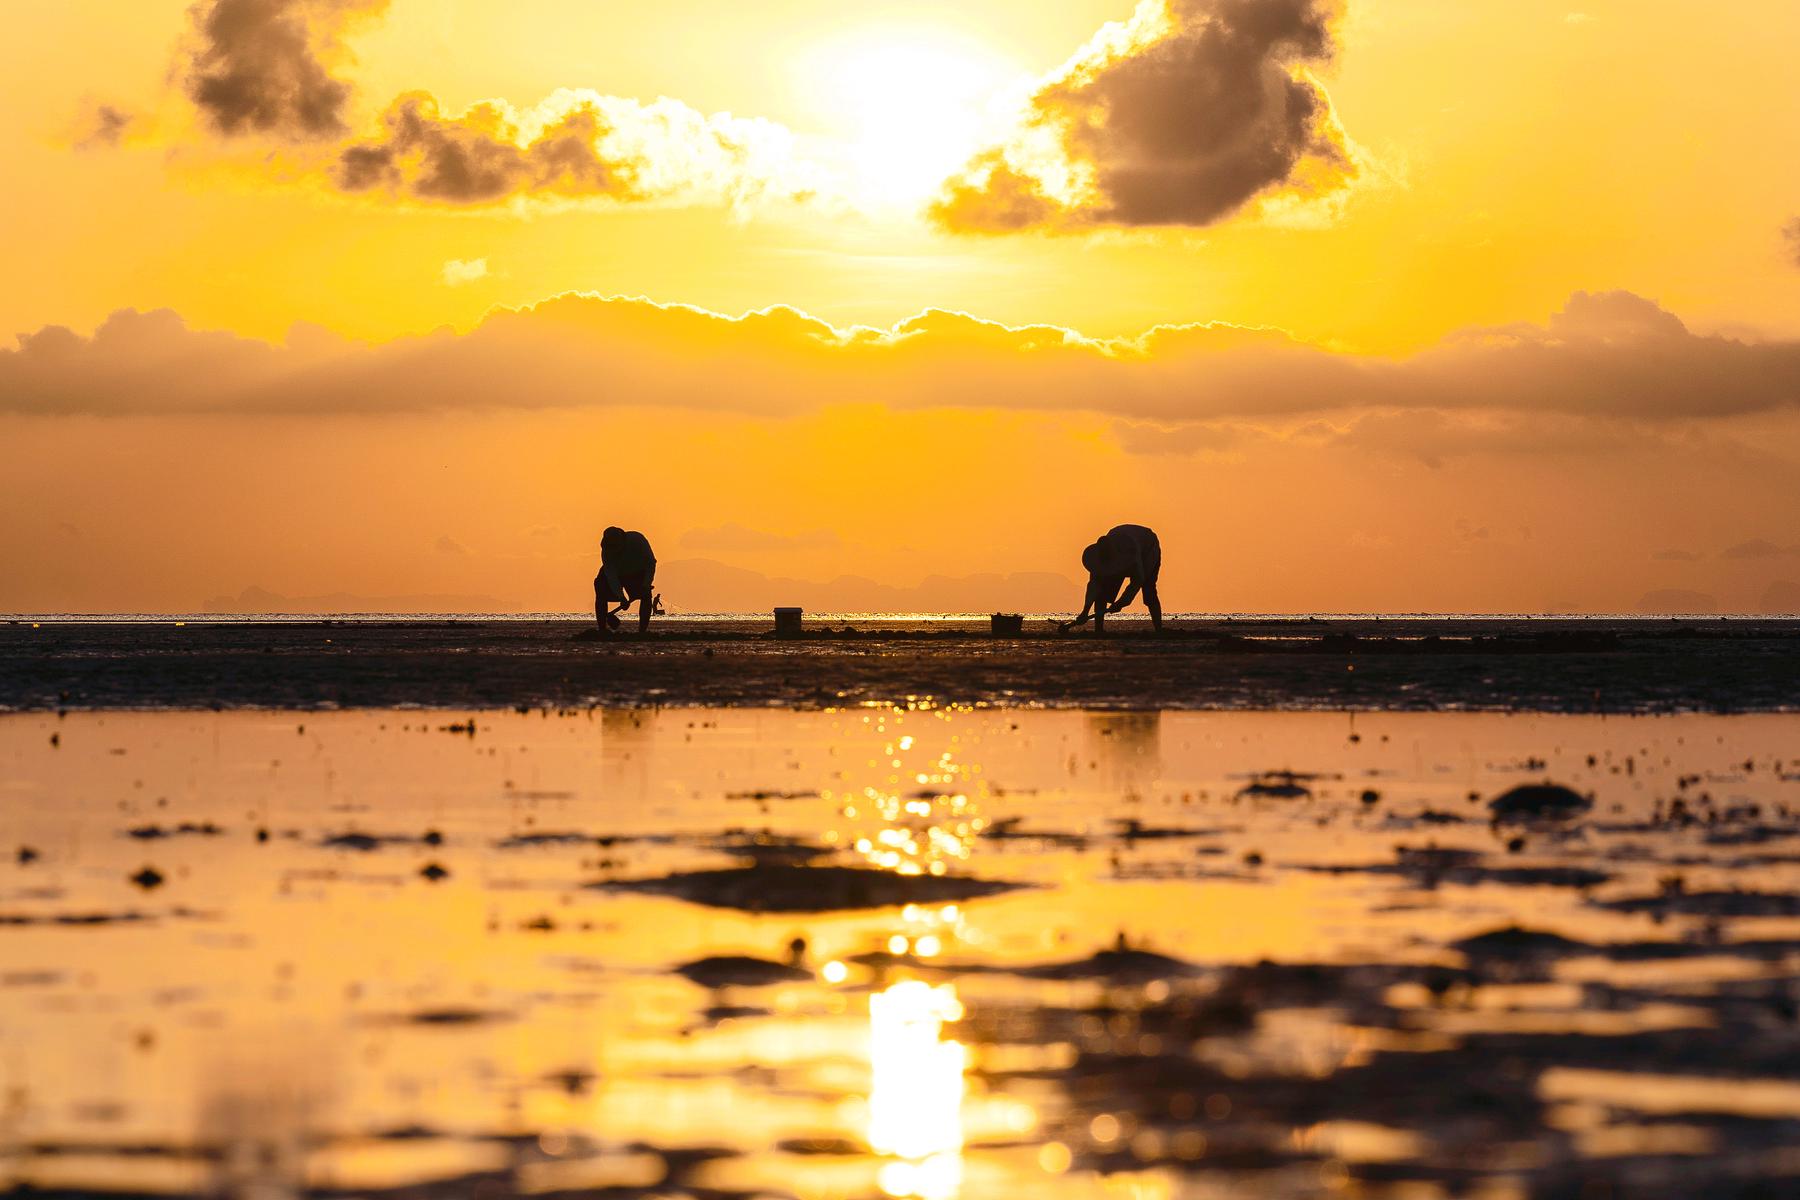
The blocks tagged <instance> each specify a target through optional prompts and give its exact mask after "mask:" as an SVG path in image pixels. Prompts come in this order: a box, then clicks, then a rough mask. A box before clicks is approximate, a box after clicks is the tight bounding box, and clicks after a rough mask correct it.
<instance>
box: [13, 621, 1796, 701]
mask: <svg viewBox="0 0 1800 1200" xmlns="http://www.w3.org/2000/svg"><path fill="white" fill-rule="evenodd" d="M986 629H987V626H986V620H985V618H983V619H980V620H974V619H933V620H926V619H923V618H916V619H893V618H887V619H874V618H867V617H855V616H841V615H840V616H832V615H826V616H818V617H813V618H809V621H808V624H807V627H806V631H805V634H804V636H802V637H800V638H797V639H794V640H777V639H775V638H774V637H773V636H772V631H771V629H770V628H769V627H768V622H767V620H766V619H761V618H747V619H746V618H737V619H729V620H726V619H708V618H688V617H680V618H674V619H666V620H659V621H658V622H657V623H656V624H655V626H654V627H653V628H652V630H651V632H650V633H649V634H648V635H647V636H643V637H639V636H637V635H636V634H627V635H624V636H621V637H618V638H615V639H612V640H610V641H600V640H595V639H592V638H591V634H592V632H593V630H592V622H591V621H589V622H582V621H577V620H570V619H562V620H548V619H545V620H494V619H489V620H482V619H457V620H426V619H409V620H378V619H362V620H333V621H319V620H287V621H244V620H211V619H195V620H188V621H179V620H173V619H153V620H132V621H101V620H43V621H34V620H31V619H19V620H14V621H11V622H6V623H0V711H5V710H21V709H59V708H75V709H82V708H96V709H104V708H219V707H222V708H245V707H249V708H386V707H427V708H446V709H458V708H509V707H515V706H525V707H541V706H544V705H551V706H560V707H585V706H589V705H601V706H606V707H633V706H644V705H703V706H719V707H726V706H732V707H736V706H745V705H753V706H758V707H779V708H807V709H819V708H828V707H835V706H839V705H845V704H861V703H887V702H892V701H895V700H904V699H906V698H908V697H913V698H921V697H928V698H931V699H932V700H934V701H935V702H937V703H952V704H978V705H991V706H999V707H1058V708H1127V709H1130V708H1161V709H1258V710H1268V709H1281V710H1310V709H1333V710H1343V709H1362V710H1388V711H1436V710H1443V709H1459V710H1484V711H1549V712H1613V713H1640V712H1695V711H1698V712H1771V711H1797V710H1800V621H1796V620H1784V619H1732V620H1668V619H1646V618H1638V619H1628V618H1617V619H1615V618H1580V619H1573V618H1446V617H1428V618H1406V617H1389V618H1368V617H1362V618H1358V617H1344V618H1330V619H1310V618H1305V619H1302V618H1289V619H1270V618H1219V617H1179V618H1172V619H1171V621H1170V622H1169V631H1168V633H1167V634H1166V635H1165V636H1163V637H1152V636H1151V631H1150V629H1149V625H1148V623H1147V622H1146V621H1144V620H1142V619H1141V618H1132V619H1116V620H1115V621H1113V622H1112V624H1111V626H1110V629H1109V636H1108V637H1107V638H1106V639H1105V640H1103V641H1096V640H1094V639H1092V638H1090V637H1087V636H1085V635H1074V636H1069V637H1058V636H1055V634H1054V633H1053V632H1052V627H1051V626H1050V624H1049V622H1048V621H1047V620H1044V619H1043V618H1034V619H1032V620H1031V621H1030V622H1028V623H1027V632H1026V635H1025V636H1023V637H1019V638H993V637H989V636H988V635H987V632H986Z"/></svg>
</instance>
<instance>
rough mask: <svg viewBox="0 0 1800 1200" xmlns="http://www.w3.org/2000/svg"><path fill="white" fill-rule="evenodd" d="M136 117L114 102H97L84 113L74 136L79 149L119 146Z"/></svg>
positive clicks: (76, 146) (100, 148) (76, 147)
mask: <svg viewBox="0 0 1800 1200" xmlns="http://www.w3.org/2000/svg"><path fill="white" fill-rule="evenodd" d="M135 120H136V118H135V117H134V116H133V115H132V114H131V113H129V112H127V111H126V110H124V109H122V108H119V107H118V106H116V105H112V104H96V105H94V106H93V108H92V109H91V110H90V111H88V112H87V113H85V114H83V116H82V118H81V122H80V126H79V128H78V129H77V131H76V134H75V138H74V145H75V149H77V150H102V149H111V148H112V147H114V146H117V145H118V144H119V143H120V142H121V141H123V140H124V138H125V131H126V130H128V129H130V128H131V125H132V123H133V122H134V121H135Z"/></svg>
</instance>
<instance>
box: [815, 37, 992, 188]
mask: <svg viewBox="0 0 1800 1200" xmlns="http://www.w3.org/2000/svg"><path fill="white" fill-rule="evenodd" d="M808 57H809V61H808V63H807V64H806V65H807V67H808V68H810V70H809V72H808V73H809V74H810V75H811V76H812V78H813V79H814V80H815V81H816V83H815V85H814V89H813V90H814V95H815V103H816V104H818V105H820V112H821V114H822V116H823V117H824V119H825V121H826V122H827V123H828V124H829V126H830V128H831V129H832V131H833V133H834V134H835V135H836V136H837V137H838V138H841V139H842V143H843V146H844V153H845V156H846V158H847V160H848V161H847V166H848V167H849V169H850V171H851V173H852V174H853V176H854V180H855V184H854V186H855V188H856V190H857V191H858V192H859V193H860V198H861V199H862V200H863V201H864V202H866V203H868V204H869V205H870V206H872V207H878V208H879V207H895V208H914V207H916V206H917V205H918V204H919V203H920V202H922V201H923V200H925V199H926V198H927V197H929V196H931V195H932V194H933V193H935V192H936V191H937V189H938V187H939V186H940V185H941V184H942V183H943V181H944V180H945V179H946V178H947V177H948V176H950V175H951V174H952V173H953V172H955V171H956V170H957V168H959V167H961V166H962V165H963V164H964V163H965V162H967V161H968V159H969V156H970V155H972V154H973V153H975V151H977V150H979V149H980V148H981V147H982V146H983V145H985V144H987V143H988V142H989V141H991V140H992V139H993V138H994V137H995V136H996V134H997V133H998V131H999V129H1000V127H1001V125H1002V124H1003V114H1004V112H1005V107H1006V104H1005V102H1006V99H1007V97H1008V96H1009V94H1010V93H1012V92H1014V91H1017V90H1018V89H1019V88H1020V87H1021V86H1022V83H1023V82H1024V81H1025V79H1026V73H1025V71H1024V69H1023V68H1022V67H1020V66H1019V64H1018V63H1017V62H1015V61H1013V60H1011V59H1009V58H1007V57H1006V56H1005V55H1003V54H1001V53H999V52H998V51H996V50H994V49H992V48H990V47H987V46H983V45H981V44H980V43H977V42H974V41H971V40H969V39H967V38H961V37H956V36H953V35H950V34H948V33H942V32H934V31H925V30H918V29H906V30H893V29H884V30H870V31H864V32H861V33H858V34H855V35H853V36H851V37H847V38H842V39H837V40H834V41H832V42H830V43H827V44H824V45H822V46H820V47H819V49H818V51H817V52H816V53H815V54H813V55H810V56H808Z"/></svg>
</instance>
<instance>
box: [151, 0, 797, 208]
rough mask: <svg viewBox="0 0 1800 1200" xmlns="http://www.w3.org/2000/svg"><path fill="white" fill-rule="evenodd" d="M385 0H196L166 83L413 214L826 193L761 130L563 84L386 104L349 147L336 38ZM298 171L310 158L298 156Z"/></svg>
mask: <svg viewBox="0 0 1800 1200" xmlns="http://www.w3.org/2000/svg"><path fill="white" fill-rule="evenodd" d="M387 7H388V0H200V2H199V3H196V4H195V5H194V6H193V8H192V9H191V10H190V17H191V20H192V23H193V27H194V35H193V37H192V38H191V39H190V44H189V45H188V46H186V47H185V48H184V50H183V58H182V61H181V62H180V63H179V64H178V66H177V74H178V75H179V76H180V78H181V79H182V80H183V82H184V84H185V87H186V91H187V94H188V96H189V98H190V99H191V100H192V101H193V102H194V104H195V105H196V107H197V108H198V109H199V111H200V114H201V117H202V119H203V121H204V123H205V124H206V125H207V126H208V127H209V128H210V129H212V130H213V131H214V132H216V133H220V134H224V135H227V136H250V135H255V136H258V137H261V138H265V139H272V140H274V141H277V142H283V143H333V144H332V145H331V146H330V147H329V149H328V151H327V152H326V153H325V155H324V157H323V160H322V170H323V174H324V176H325V178H326V180H327V181H328V182H329V183H330V184H331V186H333V187H335V188H337V189H338V190H340V191H343V192H346V193H351V194H357V195H363V196H368V197H371V198H388V199H397V200H404V201H408V202H413V203H423V204H441V205H453V206H459V207H478V206H495V205H503V204H509V203H516V202H519V201H521V200H536V201H549V202H558V201H560V202H568V201H588V200H596V199H599V200H609V201H614V202H640V203H641V202H661V203H696V204H698V203H717V204H726V205H731V206H734V207H741V206H745V205H748V204H751V203H755V202H761V201H765V200H782V201H807V200H812V199H815V198H817V197H819V196H820V195H822V194H823V193H824V192H826V191H828V190H832V189H830V188H829V187H828V183H827V173H826V172H825V170H824V169H823V168H822V167H819V166H816V165H813V164H808V163H805V162H803V161H802V160H801V156H800V155H799V154H798V153H797V152H796V150H795V145H796V139H795V137H794V135H793V133H792V132H791V131H790V130H788V129H787V128H786V127H785V126H782V125H779V124H777V123H775V122H771V121H762V120H755V119H748V118H740V117H734V116H731V115H730V114H726V113H715V114H712V115H707V114H705V113H701V112H699V111H697V110H696V109H693V108H690V107H689V106H687V105H685V104H682V103H681V102H679V101H676V100H670V99H667V98H663V99H658V100H656V101H654V102H652V103H642V102H639V101H637V100H633V99H627V98H623V97H619V96H607V95H602V94H600V93H598V92H596V91H593V90H591V89H586V88H582V89H562V90H559V91H557V92H555V93H553V94H551V95H550V96H549V97H548V98H546V99H545V100H544V101H543V102H542V103H540V104H538V105H537V106H535V107H533V108H529V109H525V110H518V109H515V108H513V107H512V106H511V105H510V104H508V103H506V102H505V101H503V100H486V101H483V102H481V103H479V104H475V105H472V106H470V107H469V108H467V109H465V110H463V111H461V112H449V111H446V110H445V109H444V108H443V106H442V105H441V104H440V102H439V101H438V99H437V97H435V96H434V95H432V94H431V93H430V92H426V91H408V92H405V93H403V94H401V95H399V96H397V97H395V98H394V100H393V101H392V102H390V103H389V104H388V105H387V107H386V108H385V109H384V110H383V111H382V113H381V115H380V116H379V118H378V119H377V120H376V122H375V127H374V130H373V132H372V133H370V134H369V135H367V136H362V137H354V138H353V137H351V136H350V135H351V128H350V121H349V115H348V109H349V106H350V102H351V99H352V97H353V91H354V89H353V88H352V86H351V84H350V83H349V82H348V81H347V80H345V79H343V78H340V77H339V74H338V68H340V67H341V66H342V65H343V63H344V61H345V60H346V58H347V57H348V55H347V53H346V51H345V49H344V46H343V35H344V34H345V32H346V31H347V30H348V29H349V28H350V27H351V26H352V25H353V24H355V23H356V22H357V21H359V20H365V19H373V18H376V17H379V16H380V15H381V14H383V13H384V12H385V11H386V10H387ZM307 162H308V166H307V168H306V169H307V170H308V171H312V170H314V169H315V168H318V167H319V165H320V163H321V160H320V159H318V158H311V159H308V160H307Z"/></svg>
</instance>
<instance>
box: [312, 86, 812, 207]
mask: <svg viewBox="0 0 1800 1200" xmlns="http://www.w3.org/2000/svg"><path fill="white" fill-rule="evenodd" d="M793 146H794V138H793V134H792V133H791V132H790V131H789V130H787V129H786V128H785V127H784V126H781V125H777V124H775V123H774V122H770V121H760V120H753V119H745V118H739V117H733V116H730V115H728V114H715V115H712V116H707V115H706V114H704V113H701V112H699V111H697V110H695V109H693V108H690V107H688V106H687V105H685V104H682V103H680V102H679V101H676V100H669V99H666V98H665V99H659V100H657V101H655V102H654V103H651V104H643V103H640V102H638V101H636V100H629V99H624V98H621V97H618V96H604V95H601V94H600V93H598V92H595V91H592V90H589V89H586V88H583V89H562V90H559V91H557V92H555V93H553V94H552V95H551V96H550V97H549V98H548V99H546V100H545V101H544V102H543V103H541V104H539V105H538V106H537V107H535V108H533V109H529V110H526V111H524V112H520V111H517V110H515V109H513V108H512V106H510V105H508V104H506V103H505V102H504V101H499V100H488V101H484V102H482V103H480V104H476V105H474V106H472V107H471V108H469V109H467V110H466V111H464V112H461V113H447V112H445V111H444V110H443V109H442V107H441V106H440V105H439V103H438V100H437V98H436V97H434V96H432V95H431V94H430V93H429V92H409V93H407V94H405V95H403V96H400V97H399V98H397V99H396V100H395V101H394V102H393V103H392V104H390V105H389V106H388V108H387V111H386V112H384V113H383V114H382V116H381V120H380V131H379V132H378V133H377V134H376V135H375V136H374V137H372V138H367V139H363V140H360V141H356V142H352V143H351V144H349V145H347V146H345V147H343V148H342V149H341V150H340V151H339V153H338V155H337V158H336V162H335V165H334V167H333V169H332V172H331V178H332V181H333V182H334V184H335V185H336V186H337V187H339V188H340V189H342V190H343V191H346V192H352V193H379V194H384V195H388V196H392V197H398V198H404V199H407V200H412V201H417V202H423V203H432V204H446V205H456V206H479V205H495V204H501V203H505V202H508V201H511V200H514V199H518V198H537V199H562V200H578V199H591V198H603V199H610V200H615V201H652V200H659V201H668V200H681V201H688V202H717V203H726V204H733V205H741V204H746V203H749V202H751V201H754V200H761V199H786V200H801V199H805V198H807V197H808V196H809V195H811V194H812V193H813V192H814V191H816V190H817V188H818V187H820V186H821V179H822V177H820V176H818V175H817V173H816V172H813V171H810V170H808V169H807V168H805V167H804V166H802V165H801V164H800V163H799V160H798V156H797V155H796V154H795V153H794V149H793Z"/></svg>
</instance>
